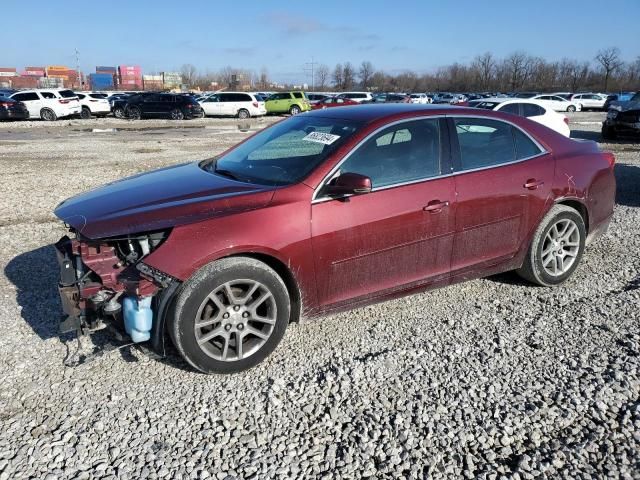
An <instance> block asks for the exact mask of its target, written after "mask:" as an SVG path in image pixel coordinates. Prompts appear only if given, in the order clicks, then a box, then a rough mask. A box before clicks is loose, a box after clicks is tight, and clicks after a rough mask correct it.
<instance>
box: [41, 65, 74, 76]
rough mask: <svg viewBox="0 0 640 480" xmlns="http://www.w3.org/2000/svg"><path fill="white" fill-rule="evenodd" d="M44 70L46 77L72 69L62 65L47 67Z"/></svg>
mask: <svg viewBox="0 0 640 480" xmlns="http://www.w3.org/2000/svg"><path fill="white" fill-rule="evenodd" d="M45 70H46V72H47V76H49V75H51V74H58V73H59V72H68V71H69V70H73V69H72V68H69V67H65V66H63V65H49V66H48V67H47V68H46V69H45Z"/></svg>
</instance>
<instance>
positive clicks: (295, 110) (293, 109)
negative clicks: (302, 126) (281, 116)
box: [289, 105, 300, 115]
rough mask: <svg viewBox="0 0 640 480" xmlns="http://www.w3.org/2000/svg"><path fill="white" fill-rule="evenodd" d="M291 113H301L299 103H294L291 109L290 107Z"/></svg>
mask: <svg viewBox="0 0 640 480" xmlns="http://www.w3.org/2000/svg"><path fill="white" fill-rule="evenodd" d="M289 113H290V114H291V115H298V114H299V113H300V107H299V106H297V105H293V106H292V107H291V108H290V109H289Z"/></svg>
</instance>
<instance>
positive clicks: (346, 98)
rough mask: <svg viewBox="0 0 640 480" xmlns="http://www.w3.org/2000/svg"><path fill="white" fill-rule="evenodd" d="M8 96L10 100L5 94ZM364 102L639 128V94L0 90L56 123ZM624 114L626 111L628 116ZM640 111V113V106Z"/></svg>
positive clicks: (12, 106)
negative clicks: (585, 119) (588, 113)
mask: <svg viewBox="0 0 640 480" xmlns="http://www.w3.org/2000/svg"><path fill="white" fill-rule="evenodd" d="M3 93H5V96H3V95H2V94H3ZM364 103H417V104H428V103H434V104H453V105H458V106H469V107H475V108H483V109H489V110H495V111H502V112H506V113H511V114H515V115H519V116H523V117H527V118H530V119H531V120H533V121H536V122H538V123H541V124H543V125H545V126H547V127H549V128H551V129H553V130H555V131H557V132H559V133H561V134H563V135H565V136H569V134H570V130H569V120H568V118H567V117H566V116H564V115H561V114H559V113H557V112H575V111H580V110H587V109H603V108H607V109H609V114H608V116H607V121H606V122H605V124H604V125H603V137H605V138H615V136H616V134H617V132H618V131H621V132H623V133H624V132H628V131H632V132H633V131H640V115H636V113H637V112H636V110H634V109H633V108H632V109H631V110H630V113H628V112H627V110H629V107H628V104H631V105H636V104H638V103H640V93H637V94H635V95H634V96H632V97H631V98H629V99H628V100H626V101H619V100H612V99H611V98H608V97H607V96H606V95H603V94H595V93H594V94H592V93H579V94H570V93H564V92H559V93H557V94H536V93H533V92H523V93H518V94H515V95H513V96H507V95H503V94H494V95H493V96H491V95H489V94H486V93H483V94H450V93H439V94H435V95H430V94H427V93H414V94H405V93H383V94H375V95H374V94H371V93H370V92H342V93H337V94H324V93H305V92H302V91H292V92H277V93H273V94H266V93H262V92H255V93H249V92H227V91H224V92H212V93H208V94H203V95H199V96H196V95H190V94H173V93H160V92H130V93H122V92H116V93H110V94H109V93H101V92H73V91H71V90H68V89H39V90H23V91H14V92H3V91H0V120H2V119H29V118H31V119H33V118H40V119H42V120H47V121H53V120H56V119H58V118H65V117H71V116H79V117H81V118H85V119H86V118H91V117H92V116H98V117H104V116H107V115H109V114H111V113H113V115H114V116H115V117H117V118H129V119H141V118H149V117H165V118H171V119H173V120H182V119H190V118H200V117H203V116H233V117H237V118H240V119H247V118H250V117H258V116H262V115H267V114H291V115H297V114H299V113H302V112H306V111H309V110H313V109H325V108H332V107H344V106H350V105H359V104H364ZM622 110H625V113H624V114H622V115H619V113H622ZM638 110H639V111H640V109H638Z"/></svg>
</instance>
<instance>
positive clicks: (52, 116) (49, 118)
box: [40, 108, 58, 122]
mask: <svg viewBox="0 0 640 480" xmlns="http://www.w3.org/2000/svg"><path fill="white" fill-rule="evenodd" d="M40 118H41V119H42V120H44V121H45V122H55V121H56V120H57V119H58V116H57V115H56V112H54V111H53V110H51V109H50V108H43V109H42V110H40Z"/></svg>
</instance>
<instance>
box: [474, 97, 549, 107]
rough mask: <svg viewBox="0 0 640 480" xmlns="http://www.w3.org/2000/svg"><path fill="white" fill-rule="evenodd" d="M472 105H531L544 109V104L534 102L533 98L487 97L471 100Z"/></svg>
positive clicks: (537, 101)
mask: <svg viewBox="0 0 640 480" xmlns="http://www.w3.org/2000/svg"><path fill="white" fill-rule="evenodd" d="M471 101H472V102H474V103H482V102H489V103H500V104H502V103H533V104H534V105H539V106H540V107H544V106H545V104H544V103H543V102H541V101H539V100H535V99H533V98H516V97H508V98H505V97H489V98H477V99H475V100H471Z"/></svg>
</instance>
